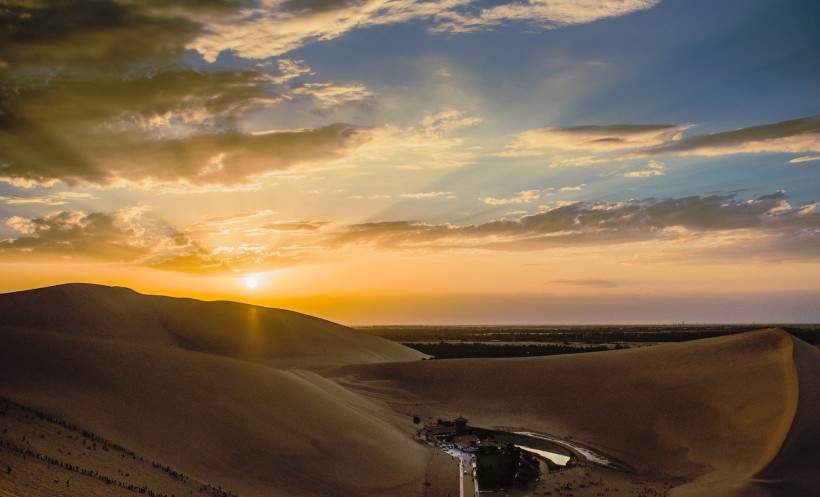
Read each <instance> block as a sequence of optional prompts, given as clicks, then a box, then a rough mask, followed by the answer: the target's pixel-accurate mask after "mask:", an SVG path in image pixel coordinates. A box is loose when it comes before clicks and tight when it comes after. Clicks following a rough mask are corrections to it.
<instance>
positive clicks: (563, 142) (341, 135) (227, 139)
mask: <svg viewBox="0 0 820 497" xmlns="http://www.w3.org/2000/svg"><path fill="white" fill-rule="evenodd" d="M818 25H820V3H818V2H816V1H813V0H794V1H793V0H746V1H744V2H737V1H734V0H709V1H702V0H529V1H515V2H507V1H505V0H490V1H484V0H477V1H474V0H441V1H414V0H356V1H346V0H180V1H173V2H171V1H161V0H0V274H2V277H0V292H8V291H17V290H24V289H29V288H36V287H41V286H47V285H54V284H60V283H66V282H77V281H80V282H89V283H99V284H106V285H118V286H127V287H130V288H133V289H135V290H137V291H140V292H143V293H156V294H164V295H173V296H184V297H193V298H201V299H207V300H213V299H228V300H236V301H241V302H249V303H254V304H261V305H266V306H274V307H283V308H288V309H292V310H296V311H300V312H305V313H308V314H313V315H317V316H320V317H323V318H327V319H331V320H334V321H338V322H341V323H343V324H348V325H366V324H553V323H554V324H587V323H675V322H682V321H685V322H687V323H698V322H700V323H719V322H735V323H799V322H820V305H818V303H820V30H818V29H817V26H818Z"/></svg>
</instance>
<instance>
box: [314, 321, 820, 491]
mask: <svg viewBox="0 0 820 497" xmlns="http://www.w3.org/2000/svg"><path fill="white" fill-rule="evenodd" d="M818 356H820V352H818V351H817V350H816V349H813V348H812V347H810V346H808V345H806V344H805V343H803V342H800V341H798V340H796V339H793V338H792V337H791V336H790V335H788V334H787V333H785V332H783V331H780V330H764V331H759V332H752V333H747V334H742V335H735V336H730V337H721V338H715V339H709V340H700V341H695V342H688V343H680V344H669V345H658V346H654V347H648V348H641V349H633V350H625V351H615V352H603V353H591V354H582V355H576V356H560V357H545V358H520V359H499V360H478V359H476V360H448V361H424V362H417V363H406V364H392V365H365V366H350V367H342V368H338V369H336V370H334V371H328V372H326V374H327V375H329V376H331V377H336V378H337V381H339V382H340V383H342V384H344V385H347V386H348V387H351V388H353V389H359V391H362V392H371V391H378V392H380V393H381V394H386V393H388V392H391V393H392V394H393V395H394V403H393V405H396V406H401V409H405V410H407V409H413V410H416V411H418V412H419V413H420V414H422V415H425V416H434V417H448V416H456V415H458V414H462V415H464V416H466V417H467V418H468V419H470V421H471V423H474V424H476V425H478V426H500V427H518V428H526V429H528V430H533V431H541V432H544V433H549V434H555V435H560V436H570V437H573V438H574V439H575V440H576V441H578V442H582V443H586V444H588V445H590V446H592V447H597V448H599V449H600V450H602V451H603V452H605V453H608V454H611V455H612V456H615V457H616V458H618V459H620V460H622V461H624V462H626V463H628V464H630V465H632V466H633V467H634V468H635V469H636V471H637V472H638V473H643V474H665V475H671V476H675V477H679V478H683V479H685V480H688V481H692V482H693V483H690V484H688V485H684V486H682V487H679V488H678V489H676V490H675V491H674V492H673V494H672V495H678V496H701V495H703V496H705V495H709V496H717V495H726V496H730V495H731V496H734V495H761V496H763V495H765V496H771V497H774V496H783V495H790V496H816V495H817V488H820V476H818V472H817V471H816V468H817V467H820V450H819V449H820V445H818V436H820V435H819V434H820V425H818V423H817V420H818V419H820V402H818V401H817V399H818V394H817V393H816V392H818V388H817V387H818V383H820V381H818V371H820V357H818ZM795 359H796V360H795ZM806 389H809V391H808V392H806ZM793 421H794V424H793ZM784 440H785V444H784Z"/></svg>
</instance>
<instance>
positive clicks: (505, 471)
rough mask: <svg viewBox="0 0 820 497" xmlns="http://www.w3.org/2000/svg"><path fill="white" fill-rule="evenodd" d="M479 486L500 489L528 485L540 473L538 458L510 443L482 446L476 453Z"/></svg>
mask: <svg viewBox="0 0 820 497" xmlns="http://www.w3.org/2000/svg"><path fill="white" fill-rule="evenodd" d="M476 473H477V476H478V486H479V487H480V488H486V489H499V488H504V487H508V486H510V485H512V484H516V485H518V486H521V487H526V486H528V485H529V484H531V483H533V482H535V480H537V479H538V476H539V475H540V470H539V467H538V460H537V459H536V458H535V456H534V455H533V454H531V453H529V452H527V451H524V450H521V449H519V448H518V447H516V446H515V445H513V444H511V443H509V444H507V445H505V446H503V447H499V448H495V447H482V448H480V449H479V450H478V452H477V454H476Z"/></svg>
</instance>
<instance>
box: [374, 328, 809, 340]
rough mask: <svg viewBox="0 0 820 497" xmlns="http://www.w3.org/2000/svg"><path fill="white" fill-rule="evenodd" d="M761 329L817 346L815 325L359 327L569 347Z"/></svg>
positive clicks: (412, 335) (401, 334)
mask: <svg viewBox="0 0 820 497" xmlns="http://www.w3.org/2000/svg"><path fill="white" fill-rule="evenodd" d="M762 328H781V329H783V330H786V331H787V332H789V333H791V334H792V335H794V336H796V337H797V338H799V339H801V340H803V341H805V342H808V343H810V344H813V345H820V325H817V324H799V325H794V324H792V325H788V324H786V325H784V324H727V325H685V324H672V325H628V326H627V325H583V326H574V325H565V326H553V325H543V326H538V325H536V326H523V325H522V326H507V325H499V326H491V325H488V326H485V325H481V326H414V325H413V326H368V327H362V328H359V329H360V330H362V331H366V332H368V333H371V334H373V335H376V336H380V337H382V338H387V339H388V340H393V341H395V342H438V341H461V342H556V343H572V344H576V343H577V344H582V343H583V344H604V343H617V342H625V343H659V342H685V341H688V340H697V339H701V338H710V337H717V336H723V335H732V334H736V333H743V332H746V331H753V330H759V329H762Z"/></svg>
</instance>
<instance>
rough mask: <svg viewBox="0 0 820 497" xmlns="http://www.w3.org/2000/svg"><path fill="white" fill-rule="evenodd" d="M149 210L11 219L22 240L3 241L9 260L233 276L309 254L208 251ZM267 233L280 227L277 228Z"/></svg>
mask: <svg viewBox="0 0 820 497" xmlns="http://www.w3.org/2000/svg"><path fill="white" fill-rule="evenodd" d="M146 213H147V209H145V208H143V207H130V208H126V209H121V210H119V211H116V212H110V213H105V212H92V213H86V212H82V211H67V210H66V211H55V212H51V213H49V214H46V215H45V216H43V217H40V218H25V217H21V216H10V217H8V218H6V219H5V220H4V224H5V225H6V226H7V227H9V228H11V230H13V231H14V232H16V234H17V236H16V237H13V238H8V239H5V240H0V254H2V255H3V256H4V257H9V258H13V257H25V258H29V259H31V258H34V259H37V258H38V257H48V258H49V259H50V260H51V259H54V258H58V259H64V260H98V261H110V262H124V263H129V264H133V265H137V266H145V267H153V268H157V269H164V270H170V271H178V272H185V273H219V274H231V273H233V272H235V271H240V270H245V269H247V268H248V267H254V268H266V269H273V268H280V267H284V266H291V265H294V264H298V263H300V262H301V261H302V260H303V259H304V254H303V252H304V251H303V250H301V249H297V248H289V247H275V248H271V247H269V246H267V245H265V244H257V245H251V244H246V243H241V244H235V245H228V246H212V247H210V248H209V247H208V246H207V245H206V244H205V243H203V242H202V241H199V240H196V239H194V238H192V236H191V233H192V232H193V230H192V231H190V232H178V231H175V230H172V229H170V228H168V227H166V226H163V225H161V224H159V223H158V222H157V220H156V219H153V218H152V217H151V216H149V215H146ZM259 216H261V214H259V213H257V214H253V215H237V216H230V217H225V218H221V221H220V220H219V219H217V218H214V219H211V220H209V222H210V224H212V225H216V224H219V223H220V222H222V223H229V222H231V220H240V221H241V220H246V219H250V218H252V217H259ZM322 224H323V223H321V222H305V223H300V226H296V223H291V226H289V227H288V226H286V225H285V224H283V225H282V226H281V227H280V228H281V229H285V228H289V229H290V230H299V229H302V230H312V229H318V228H319V227H321V225H322ZM266 229H277V228H274V227H271V226H268V227H266Z"/></svg>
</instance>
